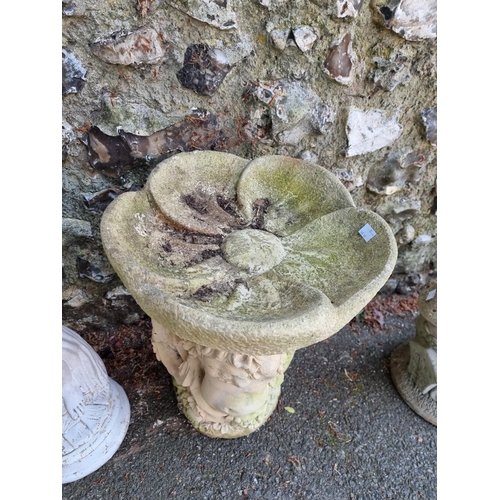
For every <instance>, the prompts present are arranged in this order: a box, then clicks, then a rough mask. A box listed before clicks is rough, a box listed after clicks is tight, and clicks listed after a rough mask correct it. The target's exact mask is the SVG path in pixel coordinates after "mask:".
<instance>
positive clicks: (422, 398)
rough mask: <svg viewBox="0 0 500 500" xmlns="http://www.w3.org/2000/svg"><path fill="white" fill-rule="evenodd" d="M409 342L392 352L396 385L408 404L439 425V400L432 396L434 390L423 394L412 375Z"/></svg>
mask: <svg viewBox="0 0 500 500" xmlns="http://www.w3.org/2000/svg"><path fill="white" fill-rule="evenodd" d="M409 363H410V346H409V343H406V344H403V345H400V346H399V347H397V348H396V349H394V351H393V352H392V354H391V368H390V369H391V375H392V380H393V382H394V385H395V386H396V389H397V390H398V392H399V394H400V395H401V397H402V398H403V399H404V400H405V401H406V403H407V404H408V406H409V407H410V408H411V409H412V410H413V411H415V412H416V413H417V414H418V415H420V416H421V417H422V418H423V419H425V420H427V422H430V423H431V424H433V425H436V426H437V401H436V400H435V399H434V398H433V397H432V396H431V394H432V391H429V392H427V393H426V394H422V391H421V389H419V388H418V387H417V385H416V384H415V382H414V381H413V379H412V378H411V376H410V373H409V371H408V365H409Z"/></svg>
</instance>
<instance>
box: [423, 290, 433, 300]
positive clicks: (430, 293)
mask: <svg viewBox="0 0 500 500" xmlns="http://www.w3.org/2000/svg"><path fill="white" fill-rule="evenodd" d="M435 296H436V290H431V291H430V292H429V293H428V294H427V298H426V299H425V300H432V299H433V298H434V297H435Z"/></svg>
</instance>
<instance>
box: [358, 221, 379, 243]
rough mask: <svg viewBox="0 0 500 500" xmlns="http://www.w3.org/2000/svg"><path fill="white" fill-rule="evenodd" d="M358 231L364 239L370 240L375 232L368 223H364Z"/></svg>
mask: <svg viewBox="0 0 500 500" xmlns="http://www.w3.org/2000/svg"><path fill="white" fill-rule="evenodd" d="M358 233H359V234H360V235H361V236H362V237H363V239H364V240H365V241H370V240H371V239H372V238H373V237H374V236H375V235H376V234H377V233H376V232H375V231H374V230H373V227H371V226H370V224H365V225H364V226H363V227H362V228H361V229H360V230H359V231H358Z"/></svg>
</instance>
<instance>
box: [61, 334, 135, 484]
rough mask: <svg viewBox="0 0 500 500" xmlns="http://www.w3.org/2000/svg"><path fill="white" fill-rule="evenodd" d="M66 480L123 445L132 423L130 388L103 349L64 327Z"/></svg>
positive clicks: (99, 463)
mask: <svg viewBox="0 0 500 500" xmlns="http://www.w3.org/2000/svg"><path fill="white" fill-rule="evenodd" d="M62 347H63V348H62V354H63V359H62V386H63V388H62V483H63V484H65V483H70V482H72V481H76V480H77V479H81V478H82V477H85V476H87V475H88V474H90V473H91V472H94V471H96V470H97V469H98V468H99V467H101V466H102V465H104V464H105V463H106V462H107V461H108V460H109V459H110V458H111V457H112V456H113V455H114V454H115V452H116V451H117V450H118V448H119V446H120V444H121V443H122V441H123V438H124V437H125V434H126V432H127V429H128V425H129V422H130V404H129V402H128V399H127V396H126V394H125V391H124V390H123V389H122V387H121V386H120V385H118V384H117V383H116V382H115V381H114V380H112V379H111V378H109V377H108V375H107V372H106V368H105V366H104V363H103V362H102V360H101V358H100V357H99V356H98V354H97V353H96V352H95V351H94V350H93V349H92V347H91V346H90V345H89V344H87V343H86V342H85V341H84V340H83V339H82V338H81V337H80V336H79V335H78V334H77V333H76V332H74V331H73V330H71V329H69V328H66V327H64V326H63V327H62Z"/></svg>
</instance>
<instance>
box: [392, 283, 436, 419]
mask: <svg viewBox="0 0 500 500" xmlns="http://www.w3.org/2000/svg"><path fill="white" fill-rule="evenodd" d="M419 311H420V314H419V316H418V318H417V321H416V329H417V334H416V336H415V337H414V338H413V339H411V340H410V341H409V342H407V343H405V344H402V345H400V346H399V347H397V348H396V349H394V351H393V352H392V354H391V362H390V367H391V368H390V369H391V376H392V380H393V382H394V385H395V386H396V388H397V390H398V392H399V393H400V394H401V397H402V398H403V399H404V400H405V401H406V403H407V404H408V406H409V407H410V408H411V409H412V410H413V411H415V412H416V413H417V414H418V415H420V416H421V417H422V418H424V419H425V420H427V422H430V423H431V424H433V425H436V426H437V282H436V281H434V280H432V281H430V282H429V283H428V284H427V285H426V286H425V287H424V288H423V289H422V291H421V292H420V298H419Z"/></svg>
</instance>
